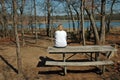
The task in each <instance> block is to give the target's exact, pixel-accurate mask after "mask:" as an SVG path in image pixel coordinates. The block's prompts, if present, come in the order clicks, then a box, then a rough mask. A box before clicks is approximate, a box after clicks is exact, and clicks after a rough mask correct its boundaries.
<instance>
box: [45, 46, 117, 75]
mask: <svg viewBox="0 0 120 80" xmlns="http://www.w3.org/2000/svg"><path fill="white" fill-rule="evenodd" d="M47 51H48V53H50V54H63V61H62V62H59V61H46V65H57V66H64V74H67V69H66V66H95V65H97V66H98V65H103V69H102V72H104V70H105V65H110V64H114V62H113V61H111V60H109V57H111V56H113V55H114V54H115V51H117V49H116V48H115V47H113V46H110V45H87V46H67V47H65V48H56V47H54V46H51V47H48V49H47ZM100 52H104V53H105V55H106V57H107V58H108V59H107V60H102V61H100V60H99V59H98V56H99V53H100ZM71 53H72V54H78V53H79V54H80V53H91V61H87V62H66V58H65V54H71ZM93 53H94V54H95V61H92V54H93Z"/></svg>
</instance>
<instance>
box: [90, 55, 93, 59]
mask: <svg viewBox="0 0 120 80" xmlns="http://www.w3.org/2000/svg"><path fill="white" fill-rule="evenodd" d="M92 54H93V53H90V60H91V61H92Z"/></svg>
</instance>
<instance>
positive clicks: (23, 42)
mask: <svg viewBox="0 0 120 80" xmlns="http://www.w3.org/2000/svg"><path fill="white" fill-rule="evenodd" d="M24 4H25V0H22V5H21V7H20V13H21V30H22V32H21V35H22V46H24V45H25V39H24V26H23V9H24Z"/></svg>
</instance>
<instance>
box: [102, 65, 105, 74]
mask: <svg viewBox="0 0 120 80" xmlns="http://www.w3.org/2000/svg"><path fill="white" fill-rule="evenodd" d="M104 72H105V65H103V66H102V73H104Z"/></svg>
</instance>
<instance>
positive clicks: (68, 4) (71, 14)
mask: <svg viewBox="0 0 120 80" xmlns="http://www.w3.org/2000/svg"><path fill="white" fill-rule="evenodd" d="M66 2H67V6H68V9H69V12H70V16H71V20H72V24H73V31H74V32H75V23H74V16H73V13H72V9H71V4H70V2H71V1H70V0H66Z"/></svg>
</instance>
